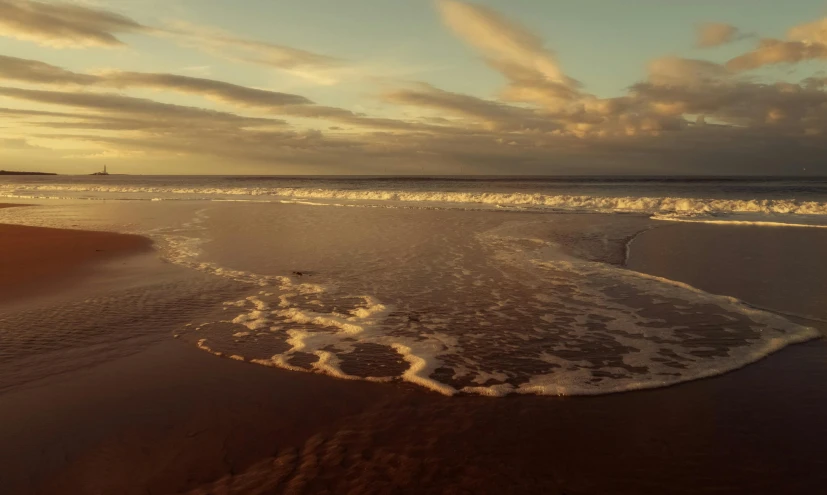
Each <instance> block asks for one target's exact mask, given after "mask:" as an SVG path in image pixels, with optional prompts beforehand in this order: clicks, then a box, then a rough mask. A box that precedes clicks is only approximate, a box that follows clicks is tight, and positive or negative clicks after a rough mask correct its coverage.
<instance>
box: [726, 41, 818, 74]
mask: <svg viewBox="0 0 827 495" xmlns="http://www.w3.org/2000/svg"><path fill="white" fill-rule="evenodd" d="M815 59H827V45H825V44H823V43H816V42H809V41H779V40H774V39H763V40H761V41H760V42H759V44H758V48H756V49H755V50H753V51H751V52H748V53H745V54H743V55H740V56H738V57H735V58H733V59H732V60H730V61H729V62H727V64H726V66H727V68H729V69H731V70H733V71H747V70H753V69H758V68H760V67H763V66H765V65H773V64H794V63H797V62H803V61H805V60H815Z"/></svg>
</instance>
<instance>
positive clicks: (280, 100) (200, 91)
mask: <svg viewBox="0 0 827 495" xmlns="http://www.w3.org/2000/svg"><path fill="white" fill-rule="evenodd" d="M0 79H6V80H13V81H23V82H27V83H36V84H49V85H81V86H103V87H114V88H121V89H123V88H130V87H141V88H155V89H162V90H168V91H176V92H180V93H188V94H197V95H201V96H205V97H208V98H212V99H214V100H218V101H222V102H226V103H230V104H234V105H238V106H243V107H259V108H270V107H277V106H282V105H297V104H309V103H312V102H311V101H310V100H308V99H307V98H305V97H303V96H299V95H294V94H289V93H279V92H275V91H266V90H261V89H254V88H248V87H245V86H239V85H236V84H231V83H227V82H223V81H217V80H214V79H205V78H200V77H191V76H179V75H175V74H152V73H145V72H122V71H105V72H102V73H99V74H97V75H90V74H79V73H76V72H71V71H68V70H65V69H62V68H60V67H56V66H54V65H49V64H46V63H43V62H39V61H36V60H27V59H21V58H15V57H8V56H3V55H0Z"/></svg>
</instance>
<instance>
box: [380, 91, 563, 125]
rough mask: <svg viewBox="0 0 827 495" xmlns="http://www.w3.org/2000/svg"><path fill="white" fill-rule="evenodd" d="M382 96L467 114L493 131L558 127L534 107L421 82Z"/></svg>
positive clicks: (403, 103) (413, 104)
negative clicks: (475, 95) (445, 89)
mask: <svg viewBox="0 0 827 495" xmlns="http://www.w3.org/2000/svg"><path fill="white" fill-rule="evenodd" d="M383 98H384V100H385V101H388V102H391V103H396V104H402V105H411V106H419V107H425V108H430V109H435V110H440V111H442V112H446V113H450V114H452V115H456V116H461V117H468V118H471V119H475V120H478V121H480V122H482V123H484V124H487V125H488V126H489V127H490V128H492V129H496V130H504V131H510V130H523V131H529V130H541V131H553V130H556V129H559V128H560V125H559V124H557V123H555V122H554V121H553V120H552V119H548V118H544V117H542V116H541V115H539V114H538V112H537V111H536V110H532V109H527V108H521V107H516V106H513V105H506V104H503V103H499V102H496V101H490V100H483V99H481V98H476V97H473V96H468V95H463V94H459V93H451V92H449V91H443V90H441V89H438V88H435V87H433V86H431V85H428V84H421V85H419V86H418V87H417V88H415V89H400V90H396V91H390V92H387V93H385V94H384V95H383Z"/></svg>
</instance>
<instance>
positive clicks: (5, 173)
mask: <svg viewBox="0 0 827 495" xmlns="http://www.w3.org/2000/svg"><path fill="white" fill-rule="evenodd" d="M0 175H57V174H53V173H51V172H16V171H13V170H0Z"/></svg>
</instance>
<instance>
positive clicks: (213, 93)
mask: <svg viewBox="0 0 827 495" xmlns="http://www.w3.org/2000/svg"><path fill="white" fill-rule="evenodd" d="M99 81H100V83H101V84H104V85H108V86H116V87H121V88H127V87H148V88H157V89H163V90H171V91H178V92H181V93H191V94H198V95H202V96H207V97H210V98H213V99H215V100H219V101H223V102H226V103H230V104H234V105H239V106H245V107H260V108H268V107H279V106H282V105H297V104H309V103H312V102H311V101H310V100H308V99H307V98H305V97H304V96H299V95H294V94H288V93H278V92H275V91H266V90H261V89H253V88H248V87H245V86H238V85H236V84H230V83H226V82H223V81H216V80H214V79H204V78H200V77H189V76H178V75H174V74H148V73H142V72H109V73H106V74H103V75H101V76H100V77H99Z"/></svg>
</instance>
